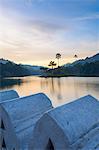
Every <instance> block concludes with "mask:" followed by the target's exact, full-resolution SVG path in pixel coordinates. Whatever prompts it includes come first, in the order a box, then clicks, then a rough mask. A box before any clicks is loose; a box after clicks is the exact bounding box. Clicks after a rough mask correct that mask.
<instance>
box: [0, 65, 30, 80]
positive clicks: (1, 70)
mask: <svg viewBox="0 0 99 150" xmlns="http://www.w3.org/2000/svg"><path fill="white" fill-rule="evenodd" d="M27 75H29V72H28V70H27V69H26V68H23V67H22V66H21V65H18V64H15V63H12V62H8V63H6V64H2V63H0V77H19V76H27Z"/></svg>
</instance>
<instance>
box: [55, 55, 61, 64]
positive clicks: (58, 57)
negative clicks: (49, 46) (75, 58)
mask: <svg viewBox="0 0 99 150" xmlns="http://www.w3.org/2000/svg"><path fill="white" fill-rule="evenodd" d="M60 58H61V54H60V53H57V54H56V59H57V60H58V67H59V59H60Z"/></svg>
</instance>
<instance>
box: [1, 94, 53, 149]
mask: <svg viewBox="0 0 99 150" xmlns="http://www.w3.org/2000/svg"><path fill="white" fill-rule="evenodd" d="M1 106H2V107H3V108H4V110H5V111H6V112H7V115H8V116H9V118H10V122H11V124H12V127H13V128H14V133H15V134H16V135H17V139H18V141H20V144H19V145H21V149H22V150H26V149H27V145H28V143H29V142H30V139H31V137H32V131H33V128H34V125H35V123H36V122H37V120H38V119H39V118H40V117H41V116H42V115H43V114H44V112H46V111H48V110H49V109H51V108H52V104H51V101H50V100H49V98H48V97H47V96H46V95H44V94H43V93H39V94H35V95H30V96H26V97H21V98H17V99H14V100H10V101H6V102H3V103H1ZM2 118H3V120H5V118H4V117H3V116H2ZM9 130H10V128H9ZM10 132H12V129H11V130H10Z"/></svg>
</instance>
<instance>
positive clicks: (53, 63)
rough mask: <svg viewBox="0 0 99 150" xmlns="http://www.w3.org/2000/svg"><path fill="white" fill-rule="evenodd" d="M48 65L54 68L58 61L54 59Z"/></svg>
mask: <svg viewBox="0 0 99 150" xmlns="http://www.w3.org/2000/svg"><path fill="white" fill-rule="evenodd" d="M48 66H51V67H52V69H53V67H54V66H56V63H55V62H54V61H50V63H49V65H48Z"/></svg>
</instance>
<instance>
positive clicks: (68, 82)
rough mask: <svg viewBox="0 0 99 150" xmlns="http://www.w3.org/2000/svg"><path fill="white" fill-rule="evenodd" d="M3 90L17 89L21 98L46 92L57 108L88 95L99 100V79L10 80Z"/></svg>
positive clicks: (3, 81) (31, 78) (5, 83)
mask: <svg viewBox="0 0 99 150" xmlns="http://www.w3.org/2000/svg"><path fill="white" fill-rule="evenodd" d="M2 89H15V90H16V91H18V93H19V95H20V96H25V95H29V94H33V93H38V92H44V93H45V94H47V95H48V96H49V98H50V99H51V100H52V102H53V105H54V106H57V105H61V104H64V103H67V102H69V101H72V100H74V99H76V98H79V97H81V96H84V95H87V94H91V95H93V96H94V97H96V98H97V99H99V78H98V77H87V78H85V77H62V78H41V77H23V78H10V79H4V80H2V81H1V84H0V90H2Z"/></svg>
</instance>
